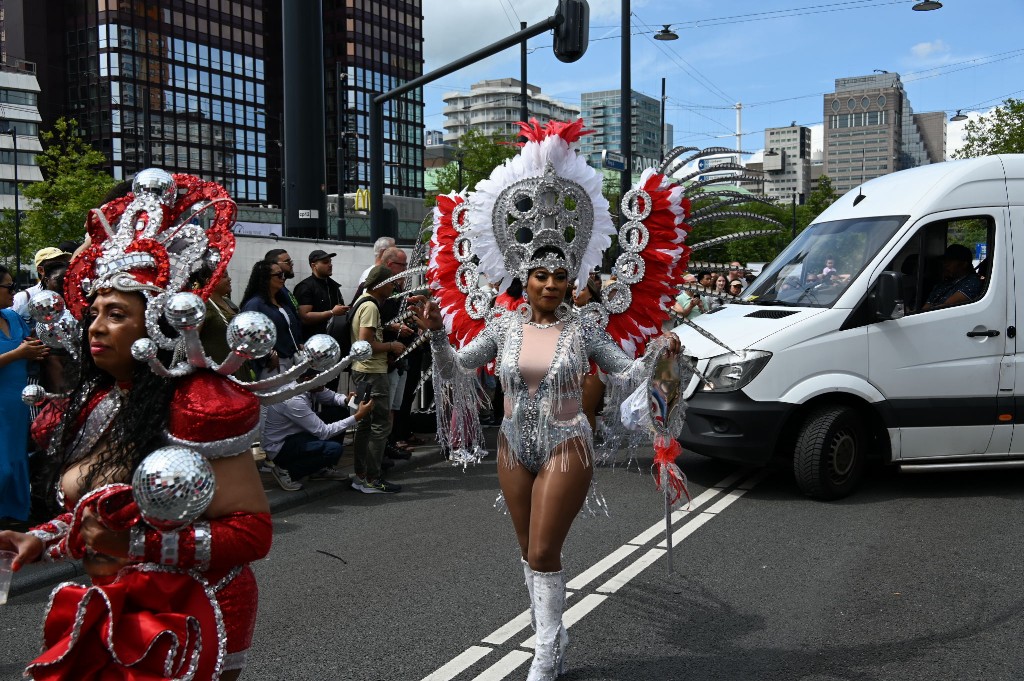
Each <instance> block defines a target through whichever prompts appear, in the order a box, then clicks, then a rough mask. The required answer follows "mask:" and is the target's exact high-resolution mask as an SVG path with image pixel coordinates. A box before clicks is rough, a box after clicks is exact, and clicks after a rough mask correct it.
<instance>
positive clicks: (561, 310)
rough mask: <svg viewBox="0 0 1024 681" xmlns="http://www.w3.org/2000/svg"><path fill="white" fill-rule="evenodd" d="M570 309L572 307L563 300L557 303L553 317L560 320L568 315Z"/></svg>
mask: <svg viewBox="0 0 1024 681" xmlns="http://www.w3.org/2000/svg"><path fill="white" fill-rule="evenodd" d="M571 311H572V308H571V307H570V306H569V303H567V302H565V301H564V300H563V301H562V302H560V303H559V304H558V307H556V308H555V319H557V320H558V321H562V320H563V319H565V318H566V317H568V316H569V312H571Z"/></svg>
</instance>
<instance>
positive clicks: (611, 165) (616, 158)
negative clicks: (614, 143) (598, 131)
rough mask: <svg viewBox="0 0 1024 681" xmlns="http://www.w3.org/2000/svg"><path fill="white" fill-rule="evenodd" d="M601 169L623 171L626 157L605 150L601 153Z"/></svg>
mask: <svg viewBox="0 0 1024 681" xmlns="http://www.w3.org/2000/svg"><path fill="white" fill-rule="evenodd" d="M601 167H602V168H605V169H607V170H619V171H622V170H625V169H626V157H625V156H623V155H622V154H620V153H619V152H617V151H608V150H607V149H605V150H604V151H602V152H601Z"/></svg>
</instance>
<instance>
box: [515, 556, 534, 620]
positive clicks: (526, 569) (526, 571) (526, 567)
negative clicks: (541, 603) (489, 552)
mask: <svg viewBox="0 0 1024 681" xmlns="http://www.w3.org/2000/svg"><path fill="white" fill-rule="evenodd" d="M519 560H521V561H523V578H524V579H525V580H526V590H527V591H529V592H530V628H531V629H533V630H534V631H537V615H536V613H535V612H534V610H535V608H534V604H533V568H531V567H530V564H529V563H528V562H526V559H525V558H520V559H519Z"/></svg>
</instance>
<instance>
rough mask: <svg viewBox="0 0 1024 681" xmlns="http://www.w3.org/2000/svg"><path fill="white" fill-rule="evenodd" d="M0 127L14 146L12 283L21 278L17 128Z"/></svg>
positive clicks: (1, 123) (6, 123)
mask: <svg viewBox="0 0 1024 681" xmlns="http://www.w3.org/2000/svg"><path fill="white" fill-rule="evenodd" d="M0 126H2V127H4V128H6V130H0V132H9V133H11V142H12V143H13V145H14V264H15V270H14V281H15V282H17V281H18V279H19V278H20V277H21V209H20V207H19V206H18V128H17V127H15V125H14V124H13V123H11V121H6V120H0Z"/></svg>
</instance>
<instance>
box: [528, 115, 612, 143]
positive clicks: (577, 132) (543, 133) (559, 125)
mask: <svg viewBox="0 0 1024 681" xmlns="http://www.w3.org/2000/svg"><path fill="white" fill-rule="evenodd" d="M518 125H519V134H520V135H521V136H523V137H525V138H526V141H527V142H541V141H543V140H544V139H545V138H547V137H561V138H562V139H564V140H565V141H566V142H568V143H569V144H572V143H573V142H578V141H579V140H580V138H581V137H583V136H584V135H590V134H592V133H593V132H594V131H593V130H584V129H583V119H582V118H578V119H576V120H575V121H573V122H572V123H567V122H563V121H548V122H547V124H546V125H544V126H543V127H541V124H540V123H539V122H538V121H537V119H536V118H531V119H530V122H529V123H523V122H521V121H520V122H519V123H518ZM523 144H525V143H524V142H520V143H519V144H518V146H520V147H521V146H523Z"/></svg>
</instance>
